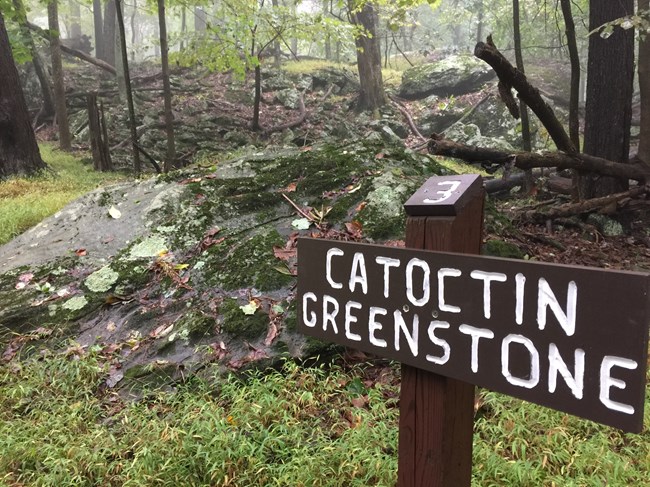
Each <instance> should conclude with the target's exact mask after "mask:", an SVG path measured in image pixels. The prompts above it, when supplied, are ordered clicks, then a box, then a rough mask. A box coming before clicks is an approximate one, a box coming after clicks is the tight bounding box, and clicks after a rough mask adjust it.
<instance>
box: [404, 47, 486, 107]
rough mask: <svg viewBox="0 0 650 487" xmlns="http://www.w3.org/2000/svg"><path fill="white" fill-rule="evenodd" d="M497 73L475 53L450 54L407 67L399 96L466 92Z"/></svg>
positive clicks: (421, 96) (480, 86)
mask: <svg viewBox="0 0 650 487" xmlns="http://www.w3.org/2000/svg"><path fill="white" fill-rule="evenodd" d="M495 76H496V75H495V73H494V71H493V70H492V68H490V66H488V65H487V64H486V63H484V62H483V61H481V60H479V59H476V58H475V57H473V56H470V55H454V56H449V57H446V58H444V59H442V60H440V61H436V62H433V63H427V64H421V65H419V66H414V67H412V68H409V69H407V70H406V71H405V72H404V74H403V75H402V84H401V85H400V88H399V96H401V97H402V98H405V99H407V100H419V99H422V98H426V97H427V96H430V95H437V96H441V97H448V96H451V95H454V96H457V95H463V94H465V93H472V92H475V91H479V90H480V89H481V88H482V87H483V85H484V84H485V83H487V82H488V81H491V80H492V79H494V78H495Z"/></svg>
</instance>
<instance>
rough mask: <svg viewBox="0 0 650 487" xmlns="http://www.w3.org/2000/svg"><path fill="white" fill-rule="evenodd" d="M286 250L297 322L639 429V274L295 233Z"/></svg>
mask: <svg viewBox="0 0 650 487" xmlns="http://www.w3.org/2000/svg"><path fill="white" fill-rule="evenodd" d="M447 189H449V188H448V187H443V188H441V190H442V191H445V190H447ZM442 196H444V194H443V195H442ZM438 197H440V194H439V195H438ZM450 198H451V196H450ZM298 255H299V259H298V276H299V278H298V329H299V330H300V331H301V332H303V333H305V334H307V335H310V336H313V337H316V338H319V339H322V340H324V341H328V342H335V343H339V344H341V345H346V346H349V347H353V348H357V349H360V350H364V351H366V352H369V353H374V354H376V355H379V356H382V357H386V358H391V359H395V360H398V361H400V362H403V363H405V364H408V365H412V366H414V367H418V368H421V369H425V370H429V371H432V372H435V373H437V374H440V375H443V376H446V377H451V378H454V379H458V380H461V381H465V382H469V383H472V384H476V385H480V386H483V387H487V388H490V389H493V390H495V391H499V392H503V393H505V394H509V395H511V396H515V397H519V398H521V399H525V400H527V401H531V402H535V403H538V404H542V405H544V406H548V407H550V408H553V409H557V410H560V411H564V412H567V413H571V414H575V415H577V416H581V417H584V418H587V419H591V420H594V421H597V422H600V423H604V424H607V425H610V426H614V427H617V428H620V429H623V430H626V431H632V432H639V431H641V429H642V426H643V406H644V395H645V394H644V393H645V383H646V378H645V370H646V366H647V352H648V323H649V316H650V313H649V312H650V306H649V305H650V300H649V296H648V293H649V286H650V276H648V275H646V274H641V273H633V272H622V271H607V270H601V269H593V268H585V267H575V266H564V265H551V264H540V263H534V262H527V261H520V260H509V259H497V258H490V257H478V256H470V255H464V254H451V253H439V252H430V251H423V250H412V249H400V248H393V247H384V246H378V245H367V244H357V243H349V242H339V241H330V240H319V239H306V238H303V239H300V240H299V244H298Z"/></svg>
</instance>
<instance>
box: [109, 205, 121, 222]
mask: <svg viewBox="0 0 650 487" xmlns="http://www.w3.org/2000/svg"><path fill="white" fill-rule="evenodd" d="M108 214H109V216H110V217H111V218H114V219H116V220H117V219H118V218H122V212H121V211H120V210H118V209H117V208H115V207H114V206H111V207H110V208H109V209H108Z"/></svg>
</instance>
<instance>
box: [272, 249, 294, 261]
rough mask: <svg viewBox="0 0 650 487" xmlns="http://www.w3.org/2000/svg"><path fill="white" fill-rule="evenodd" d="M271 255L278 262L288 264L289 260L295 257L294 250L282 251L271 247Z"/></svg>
mask: <svg viewBox="0 0 650 487" xmlns="http://www.w3.org/2000/svg"><path fill="white" fill-rule="evenodd" d="M273 255H275V257H276V258H278V259H280V260H283V261H285V262H288V261H289V260H290V259H293V258H295V257H296V249H295V248H294V249H287V248H286V247H285V248H284V249H283V248H280V247H273Z"/></svg>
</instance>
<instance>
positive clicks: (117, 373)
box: [106, 365, 124, 389]
mask: <svg viewBox="0 0 650 487" xmlns="http://www.w3.org/2000/svg"><path fill="white" fill-rule="evenodd" d="M119 367H120V368H118V366H115V365H111V368H110V370H109V372H108V378H107V379H106V386H107V387H108V388H109V389H112V388H113V387H115V386H116V385H117V383H118V382H119V381H121V380H122V379H124V372H122V368H121V366H119Z"/></svg>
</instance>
